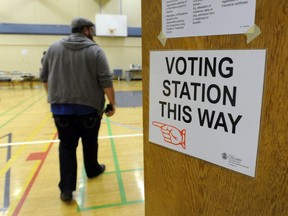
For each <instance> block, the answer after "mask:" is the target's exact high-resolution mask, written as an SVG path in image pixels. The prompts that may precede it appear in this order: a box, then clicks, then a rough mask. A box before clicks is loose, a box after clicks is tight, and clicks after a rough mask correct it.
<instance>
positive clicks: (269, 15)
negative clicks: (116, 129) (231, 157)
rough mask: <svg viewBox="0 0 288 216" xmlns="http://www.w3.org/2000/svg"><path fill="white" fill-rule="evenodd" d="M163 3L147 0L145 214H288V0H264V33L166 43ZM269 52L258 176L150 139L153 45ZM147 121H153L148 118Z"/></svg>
mask: <svg viewBox="0 0 288 216" xmlns="http://www.w3.org/2000/svg"><path fill="white" fill-rule="evenodd" d="M161 2H162V1H161V0H143V1H142V43H143V45H142V49H143V51H142V58H143V62H142V65H143V73H142V78H143V119H144V125H143V127H144V170H145V215H147V216H162V215H163V216H167V215H169V216H186V215H187V216H226V215H227V216H232V215H235V216H236V215H237V216H250V215H251V216H287V215H288V117H287V116H288V71H287V70H288V67H287V62H288V39H287V38H288V1H287V0H273V1H271V0H261V1H260V0H258V1H257V6H256V19H255V24H257V25H258V26H259V27H260V29H261V35H260V36H258V37H257V38H256V39H254V40H253V41H252V42H250V43H248V44H247V43H246V36H245V35H244V34H237V35H218V36H205V37H182V38H172V39H168V40H167V42H166V45H165V46H163V45H162V44H161V43H160V41H159V39H158V35H159V34H160V32H161V30H162V27H161V19H162V18H161V16H162V9H161ZM222 49H267V59H266V75H265V81H264V92H263V106H262V113H261V125H260V135H259V148H258V158H257V173H256V177H255V178H251V177H248V176H245V175H242V174H239V173H237V172H233V171H230V170H228V169H224V168H221V167H218V166H216V165H213V164H209V163H207V162H205V161H203V160H200V159H197V158H194V157H190V156H187V155H184V154H181V153H179V152H175V151H172V150H169V149H166V148H163V147H160V146H159V145H154V144H152V143H149V140H148V132H149V121H148V119H149V52H150V50H222ZM145 119H146V120H145Z"/></svg>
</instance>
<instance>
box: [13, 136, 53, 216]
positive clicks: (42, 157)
mask: <svg viewBox="0 0 288 216" xmlns="http://www.w3.org/2000/svg"><path fill="white" fill-rule="evenodd" d="M56 137H57V133H55V135H54V137H53V140H54V139H55V138H56ZM52 145H53V142H51V143H50V144H49V147H48V149H47V151H46V152H41V153H32V154H30V155H29V157H28V158H27V160H38V159H40V160H41V163H40V164H39V166H38V168H37V170H36V172H35V173H34V175H33V177H32V179H31V181H30V183H29V185H28V187H27V188H26V190H25V192H24V194H23V196H22V198H21V200H20V201H19V203H18V205H17V207H16V208H15V211H14V213H13V214H12V215H13V216H16V215H18V214H19V212H20V210H21V208H22V206H23V204H24V202H25V200H26V198H27V196H28V194H29V192H30V190H31V188H32V186H33V184H34V182H35V180H36V178H37V176H38V174H39V172H40V170H41V168H42V165H43V164H44V162H45V159H46V158H47V155H48V153H49V151H50V149H51V147H52Z"/></svg>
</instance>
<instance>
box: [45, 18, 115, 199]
mask: <svg viewBox="0 0 288 216" xmlns="http://www.w3.org/2000/svg"><path fill="white" fill-rule="evenodd" d="M71 31H72V34H71V35H70V36H68V37H66V38H63V39H61V40H59V41H57V42H55V43H53V44H52V45H51V46H50V47H49V49H48V50H47V52H46V54H45V57H44V59H43V65H42V70H41V75H40V78H41V80H42V82H43V83H44V86H45V88H46V90H47V93H48V103H50V104H51V112H52V113H53V118H54V122H55V125H56V128H57V131H58V137H59V139H60V144H59V162H60V182H59V189H60V191H61V193H60V198H61V199H62V200H63V201H66V202H70V201H71V200H72V199H73V194H72V193H73V191H75V190H76V182H77V157H76V150H77V146H78V141H79V139H80V138H81V140H82V147H83V158H84V167H85V171H86V174H87V177H88V178H94V177H97V176H99V175H100V174H102V173H103V172H104V171H105V165H104V164H99V162H98V132H99V129H100V124H101V118H102V115H103V113H104V106H105V95H106V97H107V99H108V101H109V106H108V107H109V109H106V115H107V116H108V117H110V116H112V115H113V114H114V113H115V109H116V107H115V96H114V88H113V83H112V73H111V72H110V69H109V65H108V62H107V59H106V56H105V53H104V51H103V50H102V49H101V48H100V46H98V45H97V44H96V43H95V42H94V41H93V36H94V33H95V27H94V24H93V23H92V22H91V21H89V20H88V19H86V18H83V17H76V18H74V19H73V20H72V23H71Z"/></svg>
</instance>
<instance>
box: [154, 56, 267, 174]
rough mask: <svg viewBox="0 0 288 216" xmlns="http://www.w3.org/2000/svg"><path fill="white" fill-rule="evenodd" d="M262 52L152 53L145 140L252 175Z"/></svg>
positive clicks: (257, 131)
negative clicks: (147, 133)
mask: <svg viewBox="0 0 288 216" xmlns="http://www.w3.org/2000/svg"><path fill="white" fill-rule="evenodd" d="M265 55H266V50H212V51H211V50H210V51H151V52H150V102H149V113H150V115H149V141H150V142H152V143H155V144H159V145H161V146H164V147H166V148H169V149H173V150H175V151H178V152H181V153H184V154H187V155H190V156H194V157H197V158H200V159H203V160H205V161H209V162H211V163H214V164H217V165H219V166H222V167H226V168H228V169H231V170H234V171H237V172H240V173H243V174H246V175H249V176H255V168H256V156H257V147H258V135H259V125H260V115H261V103H262V90H263V80H264V69H265Z"/></svg>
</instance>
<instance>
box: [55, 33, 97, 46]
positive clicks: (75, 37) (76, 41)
mask: <svg viewBox="0 0 288 216" xmlns="http://www.w3.org/2000/svg"><path fill="white" fill-rule="evenodd" d="M61 43H62V44H63V46H65V47H66V48H67V49H71V50H80V49H83V48H85V47H89V46H95V45H96V44H95V43H94V42H93V41H92V40H90V39H89V38H87V37H85V36H84V35H82V34H80V33H74V34H71V35H70V36H69V37H67V38H63V39H62V40H61Z"/></svg>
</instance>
